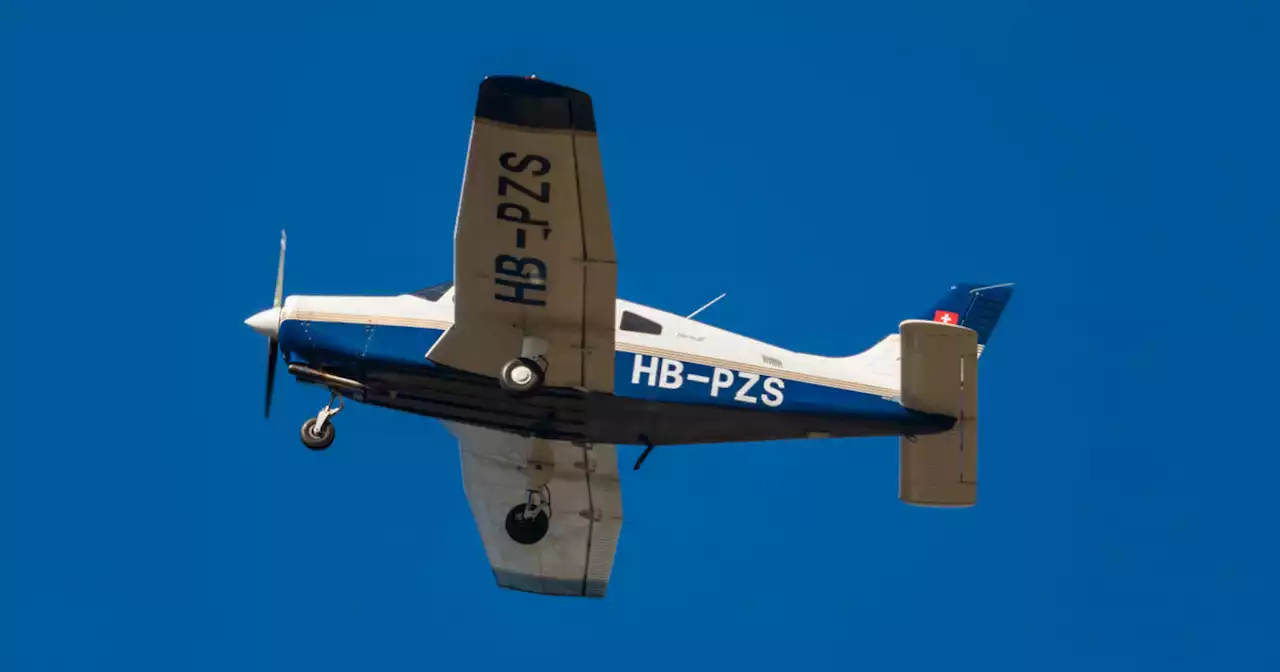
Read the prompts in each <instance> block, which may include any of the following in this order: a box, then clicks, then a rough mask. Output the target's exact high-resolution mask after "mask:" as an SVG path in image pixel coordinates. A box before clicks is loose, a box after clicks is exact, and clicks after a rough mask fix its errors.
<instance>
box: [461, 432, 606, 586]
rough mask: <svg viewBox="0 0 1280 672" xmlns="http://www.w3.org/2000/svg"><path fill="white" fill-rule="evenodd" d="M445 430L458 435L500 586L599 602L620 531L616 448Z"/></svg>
mask: <svg viewBox="0 0 1280 672" xmlns="http://www.w3.org/2000/svg"><path fill="white" fill-rule="evenodd" d="M445 424H446V425H447V426H448V428H449V431H451V432H452V433H453V434H454V436H456V437H458V442H459V447H460V451H459V452H460V453H461V457H462V484H463V488H464V489H465V490H466V493H467V500H468V501H469V502H470V503H471V513H472V514H473V515H474V516H475V519H476V526H477V527H479V528H480V537H481V539H482V540H483V541H484V549H485V553H486V554H487V555H488V556H489V564H490V565H491V566H492V567H493V575H494V578H496V579H497V581H498V585H499V586H501V587H503V588H510V589H512V590H520V591H525V592H530V593H541V594H544V595H577V596H584V597H604V595H605V590H606V588H607V587H608V584H609V576H610V574H611V573H612V571H613V555H614V551H615V550H616V549H617V547H618V534H619V533H620V532H621V531H622V490H621V487H620V484H619V481H618V457H617V451H616V449H615V448H614V446H611V445H605V444H595V445H594V446H592V447H591V448H583V447H580V446H576V445H573V444H572V443H569V442H566V441H545V440H542V439H526V438H524V437H520V436H516V435H514V434H507V433H505V432H498V431H495V430H491V429H484V428H480V427H474V426H471V425H462V424H457V423H452V422H448V423H445ZM531 493H532V494H531Z"/></svg>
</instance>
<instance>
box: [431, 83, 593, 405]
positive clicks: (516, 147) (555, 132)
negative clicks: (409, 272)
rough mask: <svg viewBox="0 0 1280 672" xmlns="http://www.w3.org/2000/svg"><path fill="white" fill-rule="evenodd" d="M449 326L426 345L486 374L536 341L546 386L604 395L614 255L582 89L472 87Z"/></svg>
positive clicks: (434, 356) (444, 358) (441, 357)
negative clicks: (526, 341) (542, 353)
mask: <svg viewBox="0 0 1280 672" xmlns="http://www.w3.org/2000/svg"><path fill="white" fill-rule="evenodd" d="M454 283H455V290H454V291H455V298H454V310H455V317H454V319H455V323H454V325H453V327H451V328H450V329H449V330H448V331H447V332H446V333H445V335H444V336H443V337H442V338H441V339H440V340H439V341H438V342H437V343H436V345H435V346H434V347H433V348H432V349H431V352H430V353H428V355H427V356H428V357H429V358H430V359H431V360H432V361H435V362H437V363H440V364H444V365H447V366H452V367H454V368H458V369H462V370H465V371H470V372H473V373H478V374H481V375H487V376H496V375H498V372H499V371H500V370H501V368H502V366H503V364H505V363H506V362H508V361H509V360H511V359H512V358H514V357H516V356H518V355H519V354H520V347H521V341H522V338H523V337H524V336H535V337H538V338H542V339H544V340H546V341H547V342H548V344H549V349H548V352H547V354H546V359H547V362H548V367H547V377H546V384H547V385H549V386H553V387H582V388H586V389H589V390H594V391H602V392H612V391H613V349H614V340H613V339H614V333H613V324H614V317H615V308H614V306H615V299H616V298H617V263H616V259H615V257H614V250H613V231H612V228H611V226H610V224H609V212H608V206H607V202H606V199H605V191H604V174H603V172H602V170H601V165H600V150H599V145H598V143H597V140H596V128H595V116H594V113H593V112H592V107H591V99H590V98H589V97H588V96H587V94H585V93H582V92H581V91H576V90H574V89H570V88H568V87H564V86H560V85H557V84H552V83H550V82H546V81H543V80H538V79H522V78H517V77H490V78H488V79H486V80H484V82H483V83H481V85H480V93H479V98H478V99H477V102H476V114H475V119H474V120H473V122H472V127H471V145H470V148H469V149H468V151H467V166H466V171H465V175H464V178H463V183H462V198H461V201H460V203H459V206H458V221H457V226H456V229H455V231H454Z"/></svg>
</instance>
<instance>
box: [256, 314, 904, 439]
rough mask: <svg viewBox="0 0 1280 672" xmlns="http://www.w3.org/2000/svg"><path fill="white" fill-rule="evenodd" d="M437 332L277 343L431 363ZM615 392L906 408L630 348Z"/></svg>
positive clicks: (341, 360) (368, 330)
mask: <svg viewBox="0 0 1280 672" xmlns="http://www.w3.org/2000/svg"><path fill="white" fill-rule="evenodd" d="M443 333H444V332H443V331H441V330H439V329H426V328H421V327H402V326H388V325H365V324H345V323H341V322H319V321H300V320H285V321H284V322H283V323H282V324H281V325H280V347H281V350H282V351H283V352H284V353H285V358H286V359H287V360H288V361H290V362H294V361H301V362H306V363H308V364H311V365H314V366H338V367H342V366H344V365H346V366H351V365H356V366H368V365H370V364H378V363H382V364H387V365H395V366H421V367H424V368H430V367H433V366H434V364H432V363H431V362H430V361H429V360H427V358H426V354H427V352H428V351H429V350H431V346H432V345H434V344H435V342H436V340H438V339H439V338H440V336H441V334H443ZM614 395H616V396H619V397H629V398H632V399H645V400H649V401H660V402H671V403H683V404H709V405H714V406H726V407H738V408H748V409H758V410H761V411H781V412H785V411H791V412H804V413H854V414H858V415H864V416H868V417H884V418H900V417H902V416H903V415H907V414H909V412H908V411H906V410H905V409H904V408H903V407H902V406H901V405H899V404H898V403H896V402H894V401H891V400H888V399H884V398H882V397H879V396H876V395H873V394H866V393H863V392H856V391H853V390H842V389H839V388H834V387H827V386H825V385H817V384H813V383H803V382H799V381H796V380H787V379H785V378H782V377H776V376H762V375H758V374H755V373H745V372H741V371H736V370H733V369H727V368H722V367H715V366H708V365H706V364H694V363H690V362H684V361H680V360H674V359H664V358H661V357H654V356H650V355H638V354H633V353H630V352H618V353H616V354H615V356H614Z"/></svg>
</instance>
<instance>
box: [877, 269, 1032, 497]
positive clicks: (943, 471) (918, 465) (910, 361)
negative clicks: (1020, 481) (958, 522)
mask: <svg viewBox="0 0 1280 672" xmlns="http://www.w3.org/2000/svg"><path fill="white" fill-rule="evenodd" d="M1011 298H1013V286H1012V285H1011V284H1005V285H956V286H955V287H952V288H951V291H949V292H947V294H946V295H945V296H944V297H942V300H940V301H939V302H938V303H937V305H935V306H934V308H933V310H932V311H931V312H930V313H929V314H926V315H924V316H923V317H922V319H917V320H906V321H905V322H903V323H902V324H901V325H899V327H898V329H899V354H900V362H899V382H900V390H901V393H900V396H899V399H900V401H901V403H902V405H903V406H905V407H906V408H909V409H911V410H915V411H921V412H925V413H934V414H938V415H946V416H950V417H953V418H955V419H956V423H955V425H954V426H952V428H951V429H949V430H947V431H946V432H942V433H940V434H925V435H920V436H913V437H902V438H901V439H900V440H899V450H898V472H899V479H898V497H899V498H900V499H901V500H902V501H904V502H906V503H908V504H914V505H917V506H935V507H966V506H973V505H974V504H976V503H977V501H978V357H979V356H980V355H981V354H982V351H983V350H984V349H985V348H986V345H987V343H988V342H989V340H990V339H991V334H992V333H993V332H994V331H995V328H996V323H997V322H999V321H1000V314H1001V313H1002V312H1004V308H1005V306H1006V305H1008V303H1009V300H1010V299H1011Z"/></svg>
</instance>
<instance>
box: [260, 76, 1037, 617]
mask: <svg viewBox="0 0 1280 672" xmlns="http://www.w3.org/2000/svg"><path fill="white" fill-rule="evenodd" d="M284 257H285V239H284V236H283V234H282V235H281V240H280V264H279V269H278V271H277V276H276V287H275V300H274V303H273V305H272V307H271V308H269V309H267V310H264V311H262V312H260V313H258V314H256V315H254V316H252V317H250V318H249V319H248V320H246V321H245V322H246V323H247V324H248V325H249V326H250V327H252V328H253V329H254V330H256V331H258V332H260V333H262V334H264V335H266V336H267V337H268V338H269V339H270V342H269V358H268V360H267V388H266V414H267V415H268V416H269V415H270V410H271V395H272V389H273V385H274V380H275V368H276V362H277V360H279V359H283V360H284V361H285V363H286V366H287V368H288V372H289V373H290V374H292V375H293V376H294V378H295V379H297V380H298V381H301V382H303V383H310V384H314V385H320V386H323V387H325V388H328V390H329V391H330V399H329V403H328V404H327V405H326V406H325V407H324V408H322V409H321V410H320V412H319V413H318V414H317V415H316V416H315V417H314V418H310V419H308V420H307V421H306V422H305V423H304V424H303V425H302V432H301V435H302V442H303V443H304V444H305V445H306V446H307V447H308V448H310V449H312V450H324V449H325V448H327V447H328V446H329V445H330V444H331V443H333V440H334V436H335V428H334V422H333V420H334V416H335V415H336V414H337V413H338V412H339V411H341V410H342V404H343V400H344V399H351V400H354V401H356V402H361V403H364V404H370V405H375V406H383V407H386V408H390V409H394V410H397V411H404V412H409V413H416V414H420V415H425V416H431V417H435V418H439V419H440V420H442V421H443V422H444V423H445V425H446V426H447V427H448V429H449V430H450V432H451V433H453V434H454V435H455V436H456V437H457V438H458V440H459V443H460V454H461V462H462V480H463V487H464V490H465V491H466V495H467V498H468V500H469V502H470V505H471V511H472V514H473V515H474V516H475V520H476V523H477V526H478V527H479V531H480V536H481V539H482V542H483V544H484V548H485V552H486V554H487V556H488V559H489V562H490V565H491V566H492V569H493V573H494V576H495V578H496V579H497V583H498V585H499V586H501V587H504V588H509V589H513V590H520V591H527V592H533V593H542V594H552V595H575V596H587V597H603V596H604V595H605V591H606V588H607V586H608V583H609V579H610V575H611V574H612V570H613V558H614V552H615V550H616V548H617V542H618V536H619V533H620V531H621V527H622V496H621V489H620V486H619V478H618V476H619V474H618V459H617V453H616V449H615V446H616V445H617V444H626V445H637V446H640V445H643V446H645V450H644V452H643V453H642V454H641V456H640V458H639V460H638V461H637V463H636V465H635V468H637V469H638V468H639V467H640V463H641V462H643V461H644V460H645V458H646V457H648V456H649V454H650V451H652V450H653V447H654V446H666V445H676V444H696V443H716V442H745V441H768V440H778V439H798V438H830V437H861V436H898V437H901V438H900V439H899V443H900V446H899V497H900V498H901V499H902V500H903V501H905V502H907V503H909V504H915V505H923V506H941V507H947V506H971V505H973V504H974V503H975V502H976V501H977V457H978V442H977V429H978V413H977V408H978V406H977V398H978V355H979V354H980V353H981V352H982V349H983V347H984V346H985V345H986V343H987V340H988V339H989V338H990V337H991V333H992V331H993V330H994V329H995V327H996V322H997V321H998V320H999V318H1000V314H1001V312H1002V311H1003V310H1004V307H1005V305H1006V304H1007V303H1008V302H1009V300H1010V298H1011V297H1012V295H1013V288H1012V286H1011V285H1009V284H997V285H980V284H958V285H955V286H953V287H951V288H950V289H949V290H948V291H946V292H945V293H943V294H942V297H941V298H940V299H938V301H937V303H936V304H935V305H934V306H933V307H932V308H929V309H928V310H926V311H924V312H923V313H920V314H917V315H915V316H913V318H912V319H907V320H905V321H903V322H901V324H899V326H898V332H897V333H890V334H888V335H886V336H885V337H884V338H883V339H881V340H880V341H879V342H878V343H876V344H874V345H872V346H871V347H870V348H869V349H868V350H866V351H864V352H862V353H860V354H855V355H852V356H848V357H822V356H817V355H808V354H802V353H798V352H791V351H788V350H784V349H782V348H780V347H776V346H773V345H769V344H767V343H763V342H760V341H756V340H753V339H750V338H747V337H745V336H740V335H738V334H734V333H730V332H728V331H724V330H722V329H717V328H715V327H712V326H709V325H707V324H703V323H700V322H697V321H695V320H692V319H689V318H686V317H680V316H678V315H674V314H671V313H667V312H664V311H661V310H657V309H655V308H650V307H648V306H643V305H640V304H637V303H632V302H630V301H625V300H623V299H620V298H618V296H617V294H616V290H617V262H616V259H615V256H614V247H613V233H612V228H611V224H610V220H609V212H608V208H607V205H606V200H605V188H604V174H603V172H602V169H601V159H600V151H599V145H598V141H597V136H596V123H595V116H594V112H593V110H592V103H591V99H590V98H589V97H588V96H587V95H586V94H585V93H583V92H581V91H577V90H574V89H571V88H568V87H565V86H560V85H557V84H553V83H551V82H548V81H545V80H541V79H537V78H536V77H509V76H495V77H488V78H486V79H485V80H484V81H483V82H482V83H481V84H480V90H479V96H478V99H477V102H476V108H475V117H474V119H473V121H472V127H471V139H470V146H469V149H468V152H467V159H466V168H465V170H464V178H463V183H462V194H461V199H460V204H459V207H458V214H457V222H456V227H455V230H454V269H453V281H452V282H444V283H441V284H437V285H433V286H431V287H427V288H426V289H423V290H420V291H417V292H413V293H409V294H402V295H399V296H381V297H363V296H290V297H288V298H287V299H283V300H282V298H283V293H284V292H283V289H284Z"/></svg>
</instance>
